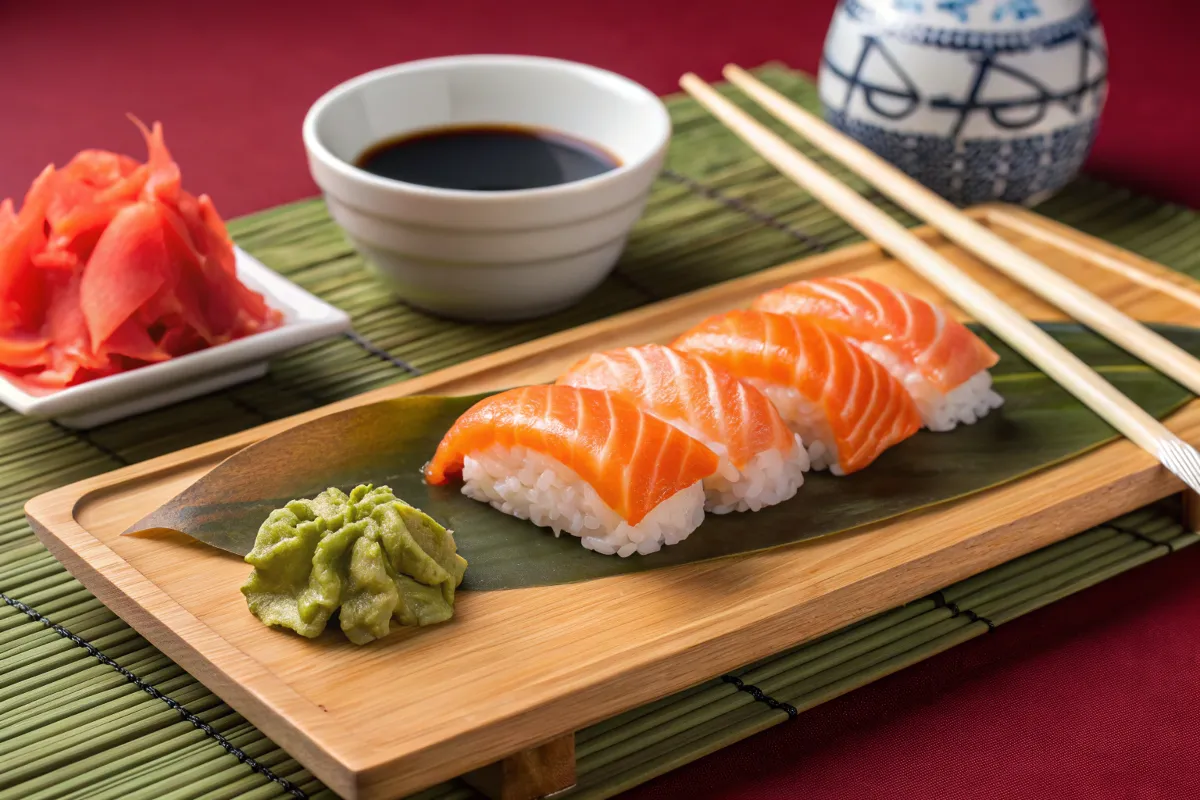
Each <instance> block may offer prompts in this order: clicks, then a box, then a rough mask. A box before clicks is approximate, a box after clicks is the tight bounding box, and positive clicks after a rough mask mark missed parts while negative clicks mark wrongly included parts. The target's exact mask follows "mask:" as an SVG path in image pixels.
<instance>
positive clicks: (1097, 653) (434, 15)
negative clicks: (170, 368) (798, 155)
mask: <svg viewBox="0 0 1200 800" xmlns="http://www.w3.org/2000/svg"><path fill="white" fill-rule="evenodd" d="M1096 5H1097V7H1098V9H1099V12H1100V15H1101V18H1102V19H1103V21H1104V23H1105V25H1106V27H1107V31H1108V38H1109V44H1110V48H1111V51H1112V57H1111V64H1112V67H1111V68H1112V88H1111V94H1110V97H1109V104H1108V108H1107V109H1106V111H1105V116H1104V119H1103V121H1102V124H1101V132H1100V138H1099V141H1098V143H1097V146H1096V149H1095V151H1094V154H1093V157H1092V159H1091V162H1090V164H1089V170H1090V171H1091V172H1093V173H1094V174H1097V175H1099V176H1102V177H1105V178H1107V179H1109V180H1112V181H1115V182H1119V183H1122V184H1124V185H1126V186H1129V187H1130V188H1133V189H1136V190H1138V191H1142V192H1146V193H1150V194H1154V195H1156V196H1158V197H1161V198H1164V199H1169V200H1173V201H1176V202H1181V203H1185V204H1187V205H1190V206H1192V207H1200V157H1197V155H1196V152H1195V148H1194V143H1195V142H1196V141H1197V134H1198V133H1200V103H1198V102H1197V99H1198V93H1197V90H1196V88H1195V80H1196V72H1197V70H1196V67H1197V66H1200V59H1198V58H1197V49H1198V48H1197V44H1196V42H1195V32H1196V31H1197V30H1200V5H1197V4H1194V3H1192V2H1189V0H1144V1H1143V2H1139V3H1132V2H1129V0H1096ZM832 8H833V2H832V0H819V1H818V0H790V1H787V2H785V1H784V0H757V1H756V2H753V3H730V2H700V1H699V0H694V1H693V2H683V0H662V1H661V2H649V1H648V0H641V2H630V1H629V0H613V1H610V2H606V3H599V2H595V1H594V0H593V1H592V2H582V0H576V1H575V2H570V3H569V2H566V1H565V0H562V1H560V2H548V1H547V0H508V2H495V0H440V2H436V3H435V2H433V1H432V0H403V1H400V0H392V2H386V0H360V2H310V1H309V0H292V1H291V2H287V3H283V2H279V3H275V2H272V3H267V2H259V3H252V2H246V1H245V0H240V2H232V1H231V0H209V2H206V3H203V4H200V5H196V4H191V3H186V4H185V3H173V2H152V1H150V0H144V1H143V0H109V1H108V2H104V3H95V2H74V0H65V1H63V2H53V3H51V2H41V3H33V2H16V0H8V2H4V1H3V0H0V74H3V75H5V78H4V80H3V81H0V197H4V196H8V195H17V196H20V195H21V194H22V193H23V192H24V190H25V188H26V187H27V185H28V183H29V181H30V180H31V179H32V178H33V177H34V175H36V173H37V172H38V171H39V170H40V169H41V168H42V167H43V166H44V165H45V164H47V163H50V162H57V163H60V164H61V163H62V162H64V161H66V160H67V159H68V158H69V157H70V156H71V155H72V154H73V153H74V152H75V151H77V150H79V149H81V148H84V147H103V148H112V149H118V150H123V151H127V152H130V153H133V154H136V155H140V154H141V152H142V145H141V143H140V141H139V140H138V136H137V133H136V131H135V130H134V128H133V127H132V126H131V125H130V124H129V123H128V122H127V121H126V120H125V118H124V114H125V113H126V112H132V113H135V114H137V115H139V116H140V117H142V118H143V119H145V120H147V121H151V120H156V119H157V120H161V121H162V122H163V123H164V125H165V126H166V132H167V140H168V142H169V143H170V145H171V148H172V150H173V151H174V153H175V156H176V158H177V159H178V161H179V162H180V164H181V165H182V167H183V170H184V174H185V175H186V176H187V180H188V183H189V185H191V186H195V187H198V189H199V190H200V191H205V192H208V193H209V194H211V195H212V196H213V197H214V199H215V200H216V202H217V206H218V208H219V209H220V210H221V211H222V213H223V214H224V215H226V216H235V215H239V214H244V213H248V212H251V211H255V210H257V209H261V208H264V207H266V206H270V205H275V204H278V203H282V202H287V201H290V200H295V199H298V198H300V197H305V196H308V195H311V194H314V193H315V187H314V186H313V184H312V182H311V181H310V179H309V177H308V173H307V168H306V165H305V162H304V156H303V151H302V148H301V145H300V138H299V129H300V122H301V119H302V118H303V115H304V112H305V110H306V109H307V107H308V106H309V104H310V103H311V102H312V101H313V100H315V99H316V98H317V96H318V95H320V94H321V93H322V92H323V91H325V90H326V89H328V88H330V87H331V86H333V85H334V84H336V83H338V82H340V81H342V80H344V79H346V78H349V77H351V76H353V75H355V74H358V73H361V72H363V71H366V70H368V69H372V68H375V67H379V66H384V65H387V64H391V63H395V62H398V61H405V60H409V59H414V58H421V57H428V56H435V55H447V54H453V53H470V52H516V53H534V54H540V55H551V56H558V57H563V58H570V59H575V60H579V61H585V62H590V63H593V64H597V65H600V66H604V67H607V68H610V69H613V70H616V71H618V72H621V73H624V74H626V75H629V76H631V77H633V78H635V79H637V80H639V81H641V82H642V83H644V84H646V85H647V86H649V87H650V88H651V89H653V90H655V91H657V92H660V93H665V92H669V91H673V90H674V87H675V85H676V80H677V78H678V76H679V74H680V73H682V72H684V71H686V70H693V71H696V72H698V73H699V74H700V75H701V76H703V77H705V78H708V79H716V78H717V77H718V76H719V72H720V68H721V66H722V65H723V64H725V63H726V62H730V61H732V62H737V63H740V64H742V65H743V66H753V65H757V64H760V63H763V62H765V61H769V60H781V61H783V62H785V63H788V64H790V65H791V66H794V67H798V68H801V69H806V70H809V71H813V70H815V68H816V64H817V60H818V57H819V53H820V48H821V43H822V41H823V39H824V34H825V28H826V25H827V24H828V21H829V17H830V14H831V13H832ZM1198 573H1200V548H1196V550H1195V551H1184V552H1183V553H1179V554H1176V555H1174V556H1172V557H1170V558H1167V559H1164V560H1162V561H1160V562H1156V563H1154V564H1151V565H1148V566H1145V567H1142V568H1140V569H1138V570H1135V571H1134V572H1132V573H1130V574H1126V575H1124V576H1121V577H1118V578H1116V579H1114V580H1111V581H1109V582H1107V583H1105V584H1103V585H1101V586H1099V587H1096V588H1093V589H1091V590H1088V591H1087V592H1085V593H1083V594H1080V595H1077V596H1075V597H1073V598H1070V599H1068V600H1066V601H1063V602H1060V603H1058V604H1056V605H1054V606H1051V607H1049V608H1047V609H1043V610H1041V611H1038V612H1035V613H1034V614H1031V615H1029V616H1028V617H1025V618H1023V619H1021V620H1018V621H1016V622H1013V623H1011V624H1008V625H1004V626H1002V627H1000V628H999V629H998V630H997V631H996V632H995V633H992V634H989V635H987V636H984V637H981V638H980V639H977V640H975V641H973V642H969V643H967V644H964V645H962V646H959V647H957V648H955V649H954V650H952V651H950V652H948V653H945V654H943V655H941V656H939V657H936V658H934V659H931V660H929V661H926V662H924V663H922V664H920V665H918V666H915V667H912V668H910V669H908V670H905V671H904V672H902V673H899V674H897V675H895V676H892V677H890V678H887V679H884V680H882V681H879V682H877V683H875V684H873V685H872V686H869V687H866V688H864V689H861V690H858V691H856V692H853V693H851V694H849V695H847V696H845V697H843V698H841V699H839V700H836V701H833V702H830V703H828V704H826V705H824V706H821V707H819V708H817V709H814V710H812V711H809V712H807V713H805V714H802V715H801V716H800V717H799V718H797V719H796V720H794V721H792V722H789V723H788V724H786V725H783V726H779V727H777V728H775V729H772V730H770V731H767V732H765V733H763V734H761V735H759V736H756V737H753V738H752V739H749V740H747V741H745V742H743V743H741V744H739V745H736V746H734V747H731V748H728V749H726V750H724V751H722V752H719V753H717V754H714V755H712V756H709V757H708V758H705V759H703V760H701V761H700V762H698V763H696V764H693V765H691V766H689V767H686V768H684V769H681V770H678V771H676V772H674V773H671V774H670V775H668V776H665V777H663V778H661V779H659V780H657V781H654V782H652V783H650V784H647V785H646V786H643V787H640V788H639V789H637V790H634V791H633V792H631V793H630V796H632V797H635V798H644V799H645V800H649V798H666V797H678V796H684V795H686V796H688V797H690V798H692V800H701V798H778V799H779V800H784V799H785V798H793V797H794V798H805V800H819V799H820V798H835V797H836V798H872V797H887V798H909V797H913V798H916V797H921V798H924V797H935V796H936V797H939V798H942V799H943V800H957V798H964V800H965V798H1029V797H1056V798H1076V797H1078V798H1085V797H1086V798H1093V799H1094V798H1130V797H1138V798H1158V797H1164V798H1166V797H1170V798H1181V797H1189V796H1197V795H1200V789H1197V788H1196V787H1197V786H1198V785H1200V764H1198V762H1197V760H1196V759H1194V758H1192V757H1191V756H1192V754H1193V741H1194V738H1195V734H1196V732H1197V731H1198V730H1200V678H1198V677H1197V675H1198V672H1197V668H1198V667H1200V644H1197V642H1196V640H1195V632H1196V631H1197V630H1198V629H1200V592H1198V591H1197V590H1196V588H1195V586H1194V584H1195V576H1196V575H1197V574H1198Z"/></svg>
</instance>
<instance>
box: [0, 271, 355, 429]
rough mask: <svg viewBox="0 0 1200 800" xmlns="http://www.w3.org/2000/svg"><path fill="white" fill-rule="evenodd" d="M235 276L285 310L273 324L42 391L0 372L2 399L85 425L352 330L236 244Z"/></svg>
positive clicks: (238, 379)
mask: <svg viewBox="0 0 1200 800" xmlns="http://www.w3.org/2000/svg"><path fill="white" fill-rule="evenodd" d="M234 250H235V252H236V254H237V270H238V277H239V278H240V279H241V280H242V282H243V283H244V284H246V286H248V287H249V288H251V289H253V290H254V291H256V292H259V293H261V294H262V295H263V297H264V298H265V299H266V301H267V304H268V305H270V306H271V307H272V308H275V309H278V310H279V311H280V312H282V313H283V323H282V324H281V325H280V326H279V327H278V328H273V329H272V330H269V331H263V332H262V333H256V334H254V335H252V336H247V337H245V338H244V339H235V340H234V341H232V342H226V343H225V344H222V345H217V346H216V347H210V348H208V349H206V350H200V351H198V352H195V353H189V354H187V355H185V356H179V357H178V358H173V359H171V360H170V361H163V362H161V363H158V364H150V365H147V366H145V367H140V368H138V369H135V370H130V371H129V372H123V373H120V374H118V375H110V376H108V377H106V378H99V379H97V380H94V381H89V382H87V383H82V384H80V385H78V386H71V387H68V388H66V389H60V390H58V391H48V392H44V393H32V392H28V391H26V390H24V389H22V388H20V387H18V386H17V385H15V384H13V383H12V382H10V381H8V380H6V379H4V378H2V377H0V402H2V403H4V404H5V405H6V406H8V407H9V408H11V409H13V410H14V411H16V412H17V413H19V414H24V415H26V416H30V417H39V418H43V419H52V420H54V421H56V422H58V423H59V424H61V425H64V426H66V427H68V428H76V429H86V428H94V427H96V426H97V425H103V424H105V423H107V422H113V421H115V420H118V419H122V418H124V417H128V416H132V415H134V414H140V413H142V412H144V411H152V410H154V409H157V408H162V407H163V406H167V405H170V404H172V403H178V402H180V401H183V400H189V399H191V398H193V397H198V396H200V395H203V394H208V393H209V392H214V391H217V390H218V389H224V388H226V387H229V386H233V385H234V384H237V383H243V382H245V381H249V380H253V379H255V378H260V377H262V376H263V375H265V374H266V372H267V368H268V366H269V365H270V360H271V359H272V358H274V357H276V356H278V355H281V354H282V353H284V352H285V351H287V350H291V349H293V348H296V347H300V346H301V345H305V344H310V343H312V342H315V341H319V340H321V339H325V338H328V337H330V336H336V335H338V334H340V333H344V332H346V331H347V330H349V329H350V317H349V316H348V315H347V314H346V312H344V311H342V310H341V309H338V308H335V307H333V306H331V305H329V304H328V303H326V302H324V301H322V300H320V299H318V298H317V297H314V296H313V295H311V294H309V293H308V292H306V291H304V290H303V289H301V288H300V287H299V286H297V285H296V284H294V283H292V282H291V281H289V280H287V279H286V278H284V277H283V276H282V275H280V274H279V273H277V272H275V271H273V270H271V269H270V268H269V267H267V266H266V265H264V264H263V263H262V262H261V261H259V260H258V259H256V258H254V257H253V256H251V255H250V254H249V253H247V252H245V251H244V250H242V249H241V248H234Z"/></svg>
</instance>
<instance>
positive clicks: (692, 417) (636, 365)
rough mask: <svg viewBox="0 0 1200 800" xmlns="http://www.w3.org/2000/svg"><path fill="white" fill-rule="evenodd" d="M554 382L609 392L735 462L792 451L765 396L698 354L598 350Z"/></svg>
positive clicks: (653, 348)
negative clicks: (720, 450)
mask: <svg viewBox="0 0 1200 800" xmlns="http://www.w3.org/2000/svg"><path fill="white" fill-rule="evenodd" d="M558 383H559V384H561V385H564V386H583V387H587V388H591V389H600V390H602V391H606V392H612V393H614V394H617V395H620V396H621V397H623V398H625V399H626V400H629V401H631V402H633V403H636V404H637V405H639V406H641V408H642V409H644V410H646V411H648V412H650V413H651V414H653V415H654V416H656V417H659V418H660V419H662V420H663V421H665V422H669V423H671V424H677V425H679V426H680V427H681V428H682V429H683V430H684V432H685V433H693V434H694V435H695V436H696V437H697V438H699V439H700V440H701V441H703V442H705V443H706V444H708V443H712V442H715V443H717V444H719V445H721V446H722V447H723V448H724V449H725V451H726V452H727V453H728V456H729V460H730V462H732V463H733V465H734V466H735V467H743V466H745V465H746V464H747V463H748V462H749V461H750V460H751V459H752V458H754V456H756V455H758V454H759V453H761V452H763V451H764V450H772V449H775V450H779V451H781V452H782V453H784V454H787V453H790V452H791V451H792V449H793V448H794V447H795V446H796V437H795V434H793V433H792V432H791V430H790V429H789V428H788V426H787V424H786V423H785V422H784V421H783V418H782V417H780V416H779V412H778V411H776V410H775V406H773V405H771V401H770V400H769V399H767V396H766V395H764V394H763V393H762V392H760V391H759V390H758V389H756V388H755V387H753V386H751V385H750V384H748V383H745V382H744V381H741V380H739V379H738V378H736V377H734V376H733V375H732V374H730V373H729V372H726V371H725V370H723V369H721V368H719V367H715V366H713V365H712V364H710V363H708V362H706V361H704V360H703V359H700V358H695V357H693V356H690V355H687V354H686V353H680V352H677V351H675V350H672V349H670V348H669V347H663V346H662V345H656V344H651V345H645V346H642V347H626V348H622V349H620V350H609V351H608V352H604V353H596V354H595V355H591V356H588V357H587V358H586V359H584V360H583V361H580V362H579V363H578V364H576V365H575V366H574V367H572V368H571V369H569V370H568V371H567V372H566V373H565V374H564V375H563V376H562V377H560V378H559V379H558Z"/></svg>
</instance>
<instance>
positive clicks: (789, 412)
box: [746, 378, 846, 475]
mask: <svg viewBox="0 0 1200 800" xmlns="http://www.w3.org/2000/svg"><path fill="white" fill-rule="evenodd" d="M746 380H747V382H748V383H751V384H753V385H754V386H756V387H758V389H760V390H761V391H762V393H763V394H765V395H766V396H767V397H769V398H770V399H771V402H772V403H774V404H775V408H777V409H778V410H779V415H780V416H781V417H783V419H784V421H785V422H787V424H788V426H789V427H790V428H791V429H792V430H793V431H795V432H796V435H797V436H798V437H799V438H800V440H801V441H804V442H807V443H808V445H807V448H806V450H807V453H808V461H809V466H810V467H811V468H812V469H814V470H823V469H827V470H829V471H830V472H832V473H833V474H834V475H845V474H846V473H845V471H844V470H843V469H842V466H841V464H840V463H839V461H838V447H837V441H836V440H835V438H834V436H833V431H831V430H830V428H829V422H828V420H827V419H826V417H825V413H824V412H823V411H822V410H821V408H820V406H818V405H817V404H816V403H813V402H812V401H811V400H809V399H808V398H806V397H805V396H804V395H802V394H800V392H799V391H797V390H796V389H793V388H792V387H790V386H780V385H778V384H773V383H768V382H767V381H764V380H758V379H753V378H748V379H746Z"/></svg>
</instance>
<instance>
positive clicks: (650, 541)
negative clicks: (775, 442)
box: [462, 444, 704, 557]
mask: <svg viewBox="0 0 1200 800" xmlns="http://www.w3.org/2000/svg"><path fill="white" fill-rule="evenodd" d="M462 477H463V488H462V493H463V494H465V495H466V496H467V497H470V498H472V499H473V500H478V501H480V502H483V503H488V504H490V505H491V506H492V507H493V508H496V509H498V510H500V511H502V512H504V513H505V514H511V515H512V516H514V517H519V518H520V519H527V520H530V521H531V522H533V523H534V524H535V525H539V526H541V527H544V528H550V529H551V530H553V531H554V535H555V536H559V535H561V534H562V533H563V532H564V531H565V532H567V533H569V534H571V535H572V536H577V537H579V540H580V543H581V544H582V545H583V546H584V547H586V548H587V549H588V550H594V551H595V552H597V553H603V554H605V555H619V556H623V557H624V556H631V555H633V554H634V553H640V554H642V555H646V554H648V553H653V552H656V551H657V550H660V549H661V548H662V546H663V545H672V544H678V543H679V542H682V541H683V540H684V539H686V538H687V537H688V535H689V534H691V532H692V531H694V530H696V528H698V527H699V526H700V523H701V522H703V521H704V488H703V484H702V482H701V481H696V483H694V484H692V485H691V486H688V487H687V488H685V489H682V490H680V491H678V492H676V493H675V494H673V495H671V496H670V497H668V498H667V499H666V500H664V501H663V502H661V503H659V504H658V505H657V506H655V507H654V508H653V509H652V510H651V511H650V513H649V514H647V515H646V516H645V517H643V518H642V520H641V521H640V522H638V524H636V525H630V524H629V523H628V522H626V521H625V520H624V519H622V518H621V515H620V514H618V513H617V512H616V511H614V510H613V509H612V508H611V507H610V506H609V505H608V504H607V503H605V502H604V500H602V499H601V498H600V496H599V495H598V494H597V493H596V490H595V489H594V488H592V486H591V485H589V484H588V483H587V482H585V481H584V480H582V479H581V478H580V477H579V475H578V474H576V473H575V472H574V470H571V469H570V468H568V467H567V466H565V465H564V464H563V463H562V462H561V461H558V460H557V459H555V458H552V457H550V456H547V455H545V454H544V453H539V452H537V451H536V450H532V449H530V448H528V447H523V446H520V445H518V446H515V447H512V448H508V447H504V446H502V445H498V444H496V445H492V446H491V447H489V448H487V449H486V450H480V451H476V452H474V453H471V454H470V455H468V456H466V457H465V458H464V459H463V471H462Z"/></svg>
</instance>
